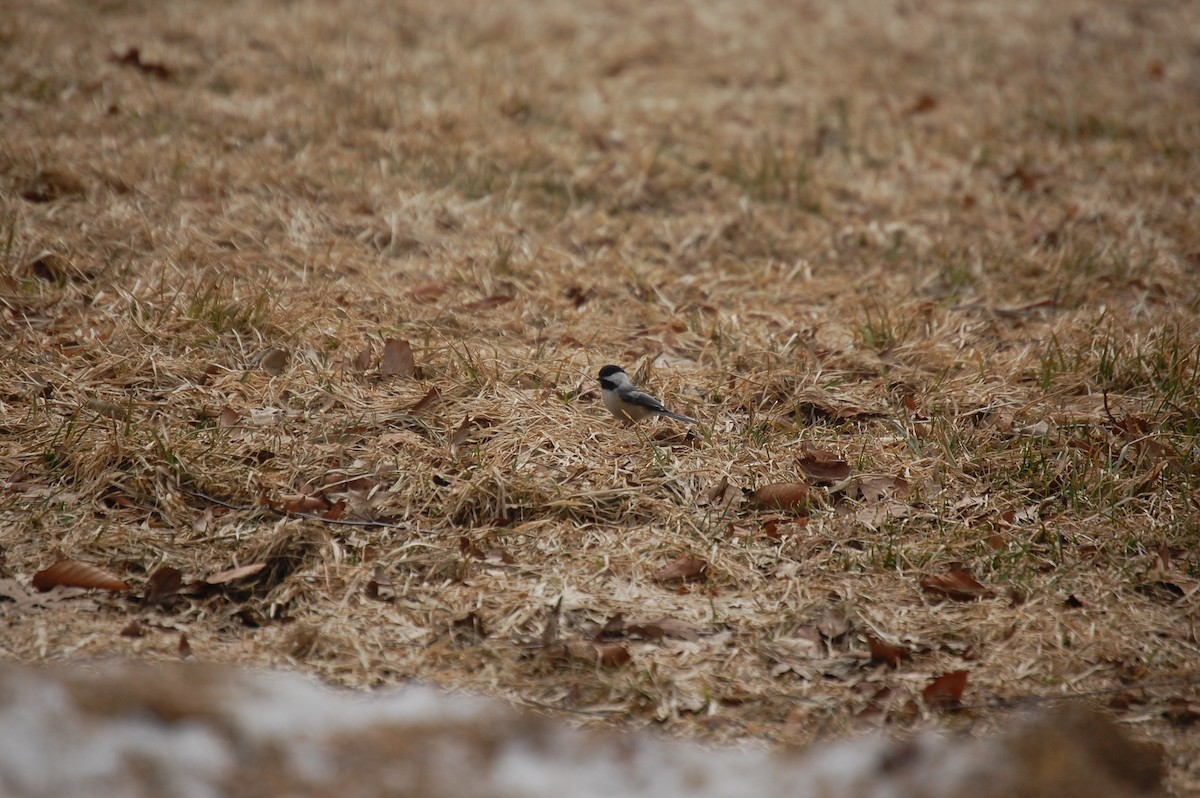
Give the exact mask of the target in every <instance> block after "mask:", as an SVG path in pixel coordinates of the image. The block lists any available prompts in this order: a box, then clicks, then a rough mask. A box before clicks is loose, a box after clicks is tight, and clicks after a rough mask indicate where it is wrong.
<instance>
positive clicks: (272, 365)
mask: <svg viewBox="0 0 1200 798" xmlns="http://www.w3.org/2000/svg"><path fill="white" fill-rule="evenodd" d="M290 359H291V355H289V354H288V353H287V351H286V350H284V349H278V348H276V349H268V350H267V351H266V352H263V353H262V356H261V357H260V358H259V360H258V365H260V366H262V369H263V371H265V372H267V373H268V374H270V375H271V376H272V377H278V376H279V375H280V374H282V373H283V370H284V369H286V368H287V364H288V360H290Z"/></svg>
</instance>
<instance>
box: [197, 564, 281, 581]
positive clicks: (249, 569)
mask: <svg viewBox="0 0 1200 798" xmlns="http://www.w3.org/2000/svg"><path fill="white" fill-rule="evenodd" d="M266 567H267V564H266V563H265V562H256V563H251V564H250V565H242V566H239V567H238V568H230V569H229V570H228V571H221V572H220V573H215V574H212V575H211V576H207V577H205V579H204V583H205V584H206V585H227V584H229V583H230V582H236V581H238V580H239V579H245V578H246V577H249V576H254V575H255V574H256V573H258V572H259V571H261V570H262V569H264V568H266Z"/></svg>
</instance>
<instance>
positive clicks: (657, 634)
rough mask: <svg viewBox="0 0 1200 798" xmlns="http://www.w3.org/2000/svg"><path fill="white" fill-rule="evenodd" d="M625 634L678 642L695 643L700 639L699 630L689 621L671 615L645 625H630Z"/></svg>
mask: <svg viewBox="0 0 1200 798" xmlns="http://www.w3.org/2000/svg"><path fill="white" fill-rule="evenodd" d="M625 633H626V634H630V635H637V636H638V637H644V638H646V639H648V640H661V639H663V638H664V637H671V638H674V639H676V640H686V641H688V642H690V643H694V642H696V641H697V640H699V639H700V630H699V629H697V628H696V627H695V626H693V625H692V624H690V623H688V622H687V621H681V620H679V619H678V618H672V617H671V616H670V615H664V616H663V617H661V618H656V619H654V620H653V621H646V622H645V623H631V624H628V625H626V627H625Z"/></svg>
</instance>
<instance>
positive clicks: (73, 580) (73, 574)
mask: <svg viewBox="0 0 1200 798" xmlns="http://www.w3.org/2000/svg"><path fill="white" fill-rule="evenodd" d="M33 586H34V587H35V588H36V589H38V590H41V591H43V592H44V591H47V590H50V589H51V588H54V587H83V588H89V589H91V588H95V589H99V590H111V591H113V592H114V593H120V592H123V591H126V590H129V585H127V584H126V583H125V582H123V581H121V580H120V579H118V578H117V577H115V576H113V575H112V574H110V573H108V572H107V571H105V570H103V569H101V568H98V567H96V566H95V565H90V564H88V563H85V562H79V561H78V560H71V559H66V560H59V561H58V562H56V563H54V564H53V565H51V566H50V567H49V568H43V569H42V570H40V571H38V572H37V573H36V574H34V575H33Z"/></svg>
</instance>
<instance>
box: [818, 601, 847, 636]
mask: <svg viewBox="0 0 1200 798" xmlns="http://www.w3.org/2000/svg"><path fill="white" fill-rule="evenodd" d="M817 630H818V631H820V633H821V634H823V635H825V637H827V638H828V639H830V640H835V639H837V638H839V637H841V636H842V635H844V634H846V632H849V631H850V620H849V619H848V618H847V617H846V613H844V612H842V611H841V609H839V608H837V607H826V608H825V610H824V611H823V612H822V613H821V617H819V618H817Z"/></svg>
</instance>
